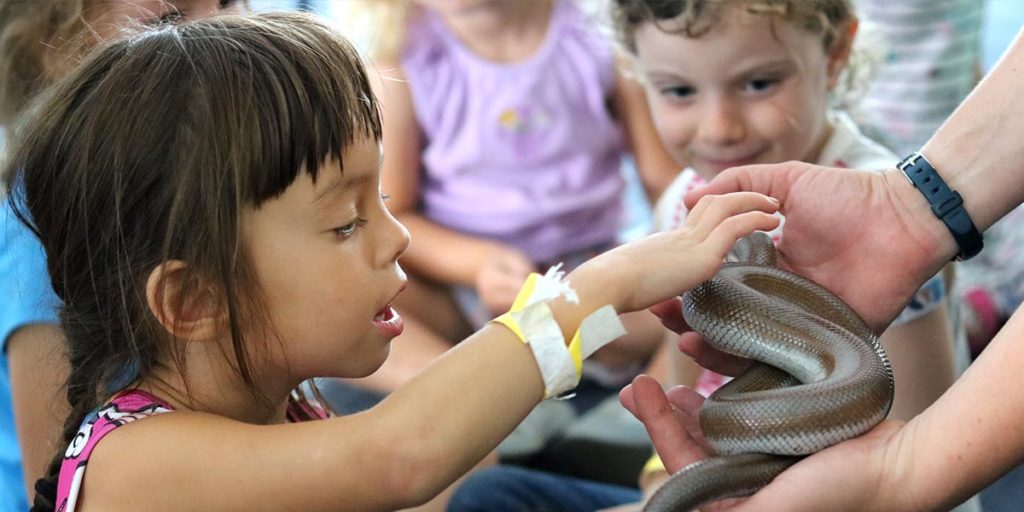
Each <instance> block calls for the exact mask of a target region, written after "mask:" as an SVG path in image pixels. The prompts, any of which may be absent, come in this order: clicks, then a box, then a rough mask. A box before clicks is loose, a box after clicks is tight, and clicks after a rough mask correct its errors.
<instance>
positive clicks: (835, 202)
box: [621, 34, 1024, 512]
mask: <svg viewBox="0 0 1024 512" xmlns="http://www.w3.org/2000/svg"><path fill="white" fill-rule="evenodd" d="M1022 84H1024V35H1020V34H1019V35H1018V36H1017V40H1016V41H1015V42H1014V44H1013V45H1012V46H1011V48H1010V49H1009V50H1008V51H1007V53H1006V54H1005V55H1004V56H1003V58H1002V59H1001V60H1000V62H999V63H998V64H997V65H996V67H995V68H994V69H993V70H992V71H991V72H989V74H988V75H987V76H986V78H985V79H984V80H983V81H982V82H981V84H980V85H979V86H978V87H977V88H976V89H975V91H974V92H973V93H972V94H971V96H970V97H968V99H967V100H966V101H965V102H964V103H963V104H962V105H961V106H960V108H959V109H957V111H956V112H955V113H954V114H953V115H952V116H951V117H950V118H949V120H947V121H946V123H945V124H944V125H943V126H942V128H941V129H940V130H939V131H938V132H937V133H936V135H935V136H934V137H933V138H932V139H931V140H930V141H929V142H928V144H926V145H925V146H924V148H922V151H921V152H922V153H923V154H925V155H927V157H928V159H929V160H930V161H931V163H932V165H933V166H934V167H935V168H936V169H938V171H939V175H940V176H941V177H942V179H943V180H944V181H945V182H946V183H947V184H948V186H949V188H951V189H953V190H956V191H958V192H959V193H960V195H961V196H962V198H963V203H964V206H965V208H966V210H967V213H968V214H969V215H970V217H971V219H973V221H974V224H975V225H976V226H977V228H978V229H979V230H981V231H984V230H985V229H986V228H988V227H989V226H990V225H992V223H994V222H995V221H996V220H997V219H999V218H1000V217H1002V216H1003V215H1005V214H1006V213H1007V212H1009V211H1010V210H1011V209H1013V208H1014V207H1016V206H1018V205H1020V204H1021V203H1022V202H1024V144H1022V143H1021V141H1020V130H1021V128H1022V125H1024V121H1022V120H1024V89H1022V87H1021V86H1022ZM738 190H746V191H754V192H761V193H764V194H767V195H771V196H774V197H776V198H777V199H779V200H780V203H781V208H780V211H781V212H782V214H783V215H785V217H786V224H785V226H784V228H783V236H782V242H781V244H780V245H779V250H780V253H781V254H780V258H779V261H780V264H781V266H782V267H784V268H787V269H789V270H791V271H794V272H796V273H799V274H802V275H804V276H805V277H809V278H811V279H813V280H815V281H817V282H818V283H820V284H822V285H824V286H825V287H826V288H828V289H830V290H831V291H832V292H833V293H835V294H837V295H838V296H839V297H841V298H842V299H843V300H845V301H846V302H847V303H848V304H850V305H851V306H852V307H853V308H854V310H855V311H856V312H857V313H858V314H859V315H860V316H861V317H862V318H864V319H865V320H866V321H867V323H868V324H869V325H870V326H871V328H872V329H874V330H875V331H876V332H879V331H881V330H882V329H883V328H884V327H885V326H886V324H887V323H888V322H889V321H890V320H891V319H892V318H893V316H894V315H895V314H896V313H897V312H898V311H899V309H900V307H901V306H902V305H903V303H904V302H905V301H907V300H908V299H909V297H910V294H911V293H912V292H913V291H914V290H915V289H916V287H917V286H919V285H920V284H921V283H922V282H923V281H924V280H925V278H926V277H927V276H929V275H932V274H933V273H934V272H935V271H937V270H938V269H939V267H941V266H942V265H943V264H944V263H945V262H947V261H949V259H950V258H951V257H952V256H953V255H954V254H955V253H956V252H957V245H956V244H955V243H954V240H953V238H952V237H951V236H950V233H949V231H948V230H947V228H946V227H945V226H944V225H943V223H942V222H941V221H939V220H938V219H937V218H936V217H935V215H933V213H932V211H931V210H930V209H929V206H928V203H927V202H926V201H925V199H924V196H922V195H921V193H920V192H919V191H917V190H915V189H914V187H913V186H912V185H911V183H910V182H909V181H908V180H907V179H906V178H904V177H903V176H902V175H901V174H900V173H899V172H898V171H897V170H895V169H892V170H889V171H887V172H886V173H883V174H875V173H867V172H854V171H842V170H836V169H824V168H820V167H816V166H812V165H807V164H797V163H786V164H780V165H769V166H752V167H744V168H737V169H732V170H729V171H726V172H725V173H722V174H720V175H719V176H718V177H717V178H716V179H715V180H713V181H712V182H711V183H710V184H709V185H708V186H707V187H705V188H703V189H700V190H697V191H694V192H693V193H691V195H690V196H688V197H687V199H688V201H687V203H688V204H692V203H693V202H694V201H696V200H697V199H698V198H700V197H702V196H704V195H707V194H723V193H727V192H732V191H738ZM864 254H880V255H885V256H886V257H884V258H881V259H871V258H867V257H863V256H862V255H864ZM673 307H676V308H678V306H676V305H674V304H673V303H666V304H662V305H660V306H659V307H657V308H653V309H655V312H656V313H658V312H660V313H665V312H666V311H667V310H671V309H672V308H673ZM677 311H678V309H677ZM662 316H663V318H665V319H666V324H667V325H669V326H670V327H675V328H676V330H684V326H683V325H681V323H680V322H677V321H669V320H668V319H669V318H670V317H669V316H668V315H664V314H663V315H662ZM680 344H681V345H682V346H683V348H685V349H686V351H687V352H689V353H691V354H697V355H698V361H699V362H702V363H704V364H707V365H708V366H710V367H711V369H719V370H722V369H727V368H728V367H730V366H731V367H732V368H733V369H736V368H737V367H742V366H743V365H742V364H739V363H737V361H736V360H735V359H730V358H726V357H724V356H723V355H722V354H720V353H714V352H712V351H710V350H709V349H708V347H706V346H704V345H702V343H701V342H700V340H698V339H696V338H695V337H694V336H692V335H688V336H686V337H684V339H682V340H681V342H680ZM1022 368H1024V313H1021V312H1020V309H1018V311H1017V313H1015V314H1014V316H1013V317H1011V318H1010V320H1009V322H1008V323H1007V324H1006V326H1005V327H1003V329H1002V330H1001V331H1000V332H999V333H998V334H997V335H996V337H995V338H994V339H993V340H992V342H991V343H990V344H989V345H988V347H987V348H986V349H985V352H984V353H982V355H981V356H980V357H979V358H978V359H977V360H976V361H975V362H974V363H973V364H972V366H971V368H970V369H969V370H968V371H967V372H966V373H965V374H964V375H963V376H962V377H960V379H959V380H958V381H957V383H956V384H955V385H954V386H953V387H951V388H950V389H949V390H948V391H947V392H946V393H945V394H944V395H943V396H942V397H941V398H940V399H939V400H938V401H937V402H935V404H934V405H932V406H931V407H930V408H928V409H927V410H926V411H924V412H923V413H921V414H919V415H918V416H917V417H915V418H914V419H913V420H911V421H910V422H908V423H906V424H901V423H897V422H891V421H885V422H882V423H881V424H880V425H878V426H877V427H875V428H874V429H873V430H871V431H870V432H868V433H867V434H865V435H863V436H861V437H858V438H856V439H853V440H850V441H845V442H842V443H839V444H837V445H835V446H832V447H830V448H827V449H825V450H823V451H820V452H818V453H816V454H814V455H812V456H810V457H807V458H805V459H803V460H802V461H800V462H798V463H797V464H795V465H793V466H791V467H790V468H789V469H787V470H786V471H784V472H783V473H782V474H780V475H779V476H778V477H776V478H775V480H774V481H773V482H772V483H771V484H769V485H768V486H766V487H764V488H763V489H761V490H760V491H759V492H758V493H756V494H755V495H753V496H752V497H750V498H749V499H746V500H744V501H742V502H737V501H732V502H729V503H718V504H716V506H712V507H708V508H707V509H708V510H734V511H758V512H763V511H773V510H785V511H797V512H801V511H807V512H810V511H820V510H829V511H844V510H848V511H887V512H895V511H920V510H948V509H949V508H951V507H952V506H953V505H955V504H957V503H960V502H962V501H963V500H964V499H966V498H967V497H969V496H971V495H973V494H975V493H977V492H978V491H979V490H981V489H982V488H984V487H985V486H987V485H988V484H990V483H991V482H993V481H994V480H996V479H997V478H998V477H999V476H1000V475H1002V474H1004V473H1006V472H1008V471H1009V470H1010V469H1011V468H1013V467H1015V466H1017V465H1019V464H1020V463H1021V462H1022V461H1024V428H1022V427H1021V425H1024V371H1021V369H1022ZM621 398H622V402H623V404H624V405H625V406H626V407H627V408H629V409H630V410H631V411H632V412H633V413H634V414H635V415H637V417H639V418H640V419H641V420H642V421H643V422H644V423H645V425H646V427H647V429H648V432H649V433H650V434H651V438H652V440H653V441H654V443H655V446H656V448H657V450H658V453H659V454H660V455H661V456H662V457H663V460H664V462H665V465H666V468H667V469H668V470H669V471H676V470H678V469H680V468H681V467H683V466H685V465H687V464H689V463H690V462H693V461H695V460H700V459H702V458H703V457H705V456H706V452H705V451H704V447H703V445H702V444H701V443H700V440H701V435H700V431H699V428H697V427H696V426H695V424H694V423H693V419H694V417H695V416H694V413H695V411H696V410H697V409H698V408H699V404H700V397H696V396H694V395H693V393H692V392H690V391H688V390H685V389H673V390H669V393H668V395H667V396H666V394H665V393H664V392H663V391H662V390H661V387H660V386H658V385H657V383H656V382H654V381H653V380H652V379H649V378H647V377H639V378H638V380H636V381H634V383H633V385H631V386H628V387H627V388H626V389H624V390H623V392H622V395H621ZM687 427H689V429H688V428H687Z"/></svg>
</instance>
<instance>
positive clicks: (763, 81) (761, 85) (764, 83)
mask: <svg viewBox="0 0 1024 512" xmlns="http://www.w3.org/2000/svg"><path fill="white" fill-rule="evenodd" d="M780 82H782V80H779V79H778V78H756V79H753V80H750V81H748V82H747V83H746V85H745V86H744V89H746V92H752V93H758V92H765V91H768V90H770V89H772V88H773V87H775V86H776V85H779V83H780Z"/></svg>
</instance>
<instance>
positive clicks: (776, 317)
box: [644, 233, 893, 512]
mask: <svg viewBox="0 0 1024 512" xmlns="http://www.w3.org/2000/svg"><path fill="white" fill-rule="evenodd" d="M732 259H733V260H737V261H733V262H729V263H726V264H725V265H723V267H722V269H721V270H720V271H719V272H718V273H717V274H716V275H715V276H714V277H713V278H711V279H710V280H708V281H707V282H705V283H703V284H701V285H700V286H698V287H696V288H694V289H693V290H691V291H690V292H688V293H687V294H686V295H685V297H684V307H683V315H684V317H685V318H686V321H687V323H689V325H690V327H692V328H693V329H694V330H696V331H697V332H699V333H701V334H702V335H703V336H704V338H705V340H707V342H708V343H709V344H711V345H712V346H715V347H717V348H719V349H720V350H723V351H726V352H729V353H732V354H736V355H740V356H743V357H746V358H749V359H753V360H755V361H756V362H755V363H754V364H753V366H751V368H750V369H749V370H748V371H746V372H745V373H744V374H742V375H740V376H738V377H737V378H736V379H734V380H733V381H731V382H729V383H728V384H726V385H725V386H723V387H722V388H721V389H719V390H718V391H716V392H715V393H714V394H712V395H711V396H710V397H708V399H707V400H706V401H705V402H704V405H703V407H702V408H701V411H700V424H701V429H702V430H703V433H704V437H705V440H706V441H707V443H708V445H709V447H710V448H711V449H712V450H713V451H714V452H715V453H717V454H718V455H719V456H718V457H712V458H709V459H706V460H704V461H700V462H697V463H694V464H691V465H689V466H687V467H685V468H683V469H681V470H679V471H678V472H676V473H675V474H674V475H672V477H671V478H670V479H669V480H668V481H667V482H666V483H665V484H664V485H663V486H662V487H661V488H660V489H659V490H658V491H657V492H656V493H655V494H654V495H653V496H652V497H651V499H650V500H649V501H648V503H647V505H646V507H645V508H644V510H645V511H648V512H669V511H672V512H675V511H681V510H690V509H693V508H694V507H696V506H698V505H700V504H702V503H706V502H708V501H714V500H717V499H722V498H727V497H735V496H747V495H750V494H752V493H754V492H755V491H757V489H759V488H761V487H764V486H765V485H767V484H768V483H769V482H771V480H772V479H773V478H775V476H776V475H778V474H779V473H781V472H782V471H783V470H785V469H786V468H787V467H789V466H790V465H791V464H793V463H795V462H796V461H798V460H799V459H800V458H801V457H802V456H805V455H808V454H811V453H814V452H816V451H818V450H821V449H824V448H826V447H828V446H831V445H833V444H835V443H838V442H840V441H843V440H846V439H849V438H852V437H855V436H858V435H860V434H862V433H864V432H866V431H867V430H869V429H871V427H873V426H874V425H876V424H877V423H878V422H880V421H881V420H882V419H883V418H884V417H885V416H886V414H888V412H889V407H890V405H891V404H892V397H893V377H892V369H891V367H890V365H889V361H888V359H887V358H886V356H885V352H884V351H883V350H882V347H881V345H880V344H879V342H878V338H877V337H876V336H875V335H874V334H873V333H872V332H871V330H870V329H868V327H867V326H866V325H865V324H864V322H863V321H862V320H861V319H860V317H858V316H857V314H856V313H854V312H853V310H851V309H850V308H849V306H847V305H846V304H845V303H844V302H842V301H841V300H840V299H839V298H837V297H836V296H834V295H832V294H831V293H830V292H828V291H827V290H825V289H824V288H822V287H821V286H819V285H818V284H816V283H814V282H812V281H810V280H807V279H805V278H803V277H800V276H798V275H796V274H793V273H790V272H786V271H784V270H781V269H778V268H776V253H775V247H774V246H773V245H772V242H771V239H769V238H768V236H767V235H766V234H764V233H755V234H754V235H751V236H749V237H747V238H744V239H742V240H740V242H739V243H737V245H736V247H735V248H734V249H733V252H732Z"/></svg>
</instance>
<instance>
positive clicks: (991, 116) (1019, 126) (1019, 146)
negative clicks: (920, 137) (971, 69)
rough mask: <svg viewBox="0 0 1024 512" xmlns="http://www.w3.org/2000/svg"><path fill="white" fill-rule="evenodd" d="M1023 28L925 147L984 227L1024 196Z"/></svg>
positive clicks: (979, 225)
mask: <svg viewBox="0 0 1024 512" xmlns="http://www.w3.org/2000/svg"><path fill="white" fill-rule="evenodd" d="M1022 91H1024V31H1022V32H1021V34H1018V36H1017V39H1016V41H1015V42H1014V43H1013V44H1012V45H1011V46H1010V48H1009V50H1007V52H1006V54H1004V56H1003V58H1002V60H1000V61H999V63H998V64H997V65H996V66H995V67H994V68H993V69H992V71H991V72H989V74H988V76H986V77H985V79H984V80H982V82H981V83H980V84H979V85H978V87H977V88H975V90H974V92H972V93H971V95H970V96H968V98H967V99H966V100H965V101H964V102H963V104H961V105H960V107H959V108H958V109H957V110H956V112H954V113H953V115H952V116H950V118H949V119H948V120H947V121H946V123H945V124H944V125H943V126H942V128H940V129H939V131H938V132H936V133H935V136H934V137H932V139H931V140H930V141H928V143H927V144H925V146H924V148H923V151H922V152H923V153H924V154H925V156H927V157H928V159H929V160H930V161H931V162H932V164H933V165H934V166H935V168H936V169H938V170H939V173H940V174H941V175H942V177H943V178H944V179H945V181H946V182H947V183H948V184H949V185H950V187H951V188H953V189H954V190H957V191H959V192H960V194H961V195H962V196H963V198H964V203H965V205H966V208H967V211H968V213H970V215H971V218H972V219H973V220H974V223H975V224H976V225H977V226H978V229H980V230H984V229H986V228H988V227H989V226H991V225H992V224H993V223H994V222H995V221H996V220H998V219H999V218H1000V217H1002V216H1003V215H1005V214H1006V213H1007V212H1009V211H1010V210H1012V209H1013V208H1014V207H1016V206H1017V205H1019V204H1020V203H1021V202H1022V201H1024V185H1021V183H1022V178H1024V142H1022V138H1021V134H1022V132H1024V92H1022Z"/></svg>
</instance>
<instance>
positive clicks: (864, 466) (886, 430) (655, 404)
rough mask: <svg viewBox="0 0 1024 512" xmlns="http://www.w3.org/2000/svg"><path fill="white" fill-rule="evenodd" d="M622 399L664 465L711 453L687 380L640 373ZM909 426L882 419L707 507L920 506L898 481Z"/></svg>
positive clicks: (800, 511)
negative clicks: (668, 383) (751, 491)
mask: <svg viewBox="0 0 1024 512" xmlns="http://www.w3.org/2000/svg"><path fill="white" fill-rule="evenodd" d="M619 398H620V400H621V401H622V405H623V406H625V407H626V408H627V409H629V411H630V412H632V413H633V415H634V416H636V417H637V419H639V420H640V421H641V422H643V424H644V427H646V428H647V432H648V434H649V435H650V436H651V441H653V442H654V446H655V449H657V451H658V455H659V456H661V459H662V461H663V462H664V463H665V469H667V470H668V472H669V473H674V472H676V471H678V470H680V469H682V468H684V467H686V466H687V465H689V464H691V463H694V462H697V461H700V460H703V459H705V458H707V457H708V453H709V452H708V449H707V446H706V445H705V444H704V442H703V437H702V436H701V433H700V421H699V419H698V413H699V410H700V406H701V404H702V403H703V398H702V397H701V396H700V395H698V394H697V393H696V392H695V391H693V390H691V389H688V388H684V387H682V386H680V387H676V388H672V389H670V390H669V391H668V393H667V394H666V393H665V392H664V391H663V390H662V388H661V385H660V384H658V382H657V381H655V380H654V379H652V378H650V377H647V376H645V375H641V376H639V377H637V378H636V379H635V380H634V381H633V383H632V384H630V385H628V386H626V387H625V388H624V389H623V390H622V392H621V393H620V394H619ZM902 427H903V424H902V423H900V422H896V421H891V420H887V421H883V422H882V423H881V424H879V425H878V426H876V427H875V428H874V429H872V430H871V431H869V432H868V433H866V434H864V435H863V436H860V437H857V438H855V439H851V440H849V441H845V442H842V443H839V444H837V445H835V446H832V447H830V448H827V449H825V450H822V451H820V452H818V453H816V454H814V455H812V456H810V457H808V458H806V459H804V460H802V461H800V462H799V463H797V464H795V465H793V466H792V467H790V468H789V469H787V470H786V471H784V472H783V473H782V474H781V475H779V476H778V477H776V478H775V480H774V481H772V483H771V484H769V485H768V486H767V487H765V488H763V489H761V490H760V491H758V492H757V493H756V494H755V495H753V496H751V497H750V498H746V499H730V500H723V501H720V502H717V503H714V504H712V505H709V506H706V507H701V510H706V511H709V512H710V511H720V510H728V511H733V512H753V511H771V510H786V511H793V512H812V511H818V510H835V511H850V512H853V511H881V510H914V505H913V504H912V503H907V496H906V495H901V494H900V493H899V491H897V490H896V489H895V488H894V487H895V486H894V485H893V482H899V478H898V477H897V476H896V475H893V473H894V472H895V471H897V470H896V469H895V468H898V467H899V465H898V464H894V463H893V462H891V461H889V460H888V458H887V457H889V456H891V455H892V454H893V453H896V452H898V450H897V448H898V447H899V445H900V438H901V435H902V434H903V430H904V429H903V428H902Z"/></svg>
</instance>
